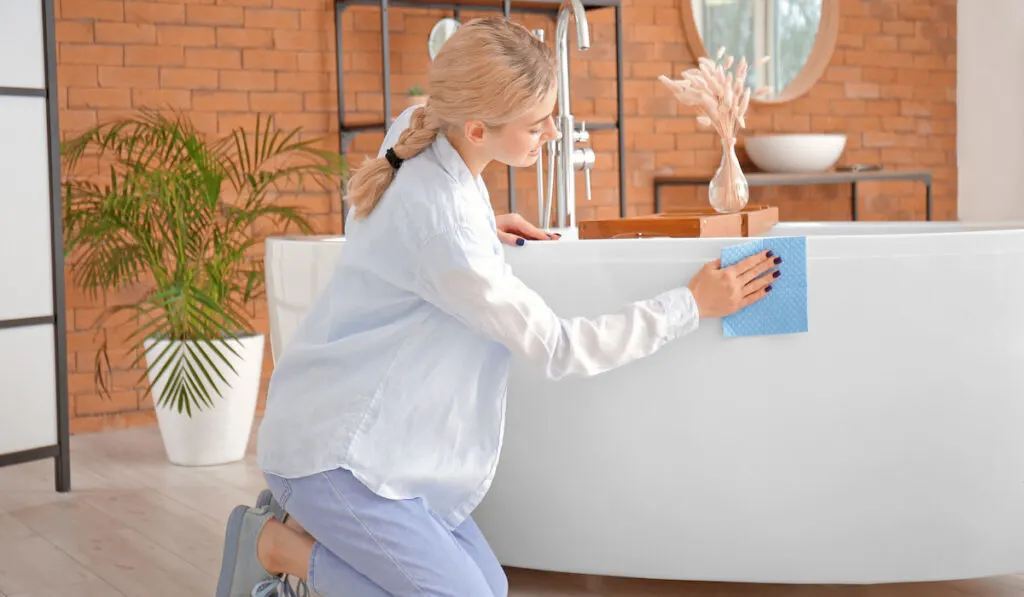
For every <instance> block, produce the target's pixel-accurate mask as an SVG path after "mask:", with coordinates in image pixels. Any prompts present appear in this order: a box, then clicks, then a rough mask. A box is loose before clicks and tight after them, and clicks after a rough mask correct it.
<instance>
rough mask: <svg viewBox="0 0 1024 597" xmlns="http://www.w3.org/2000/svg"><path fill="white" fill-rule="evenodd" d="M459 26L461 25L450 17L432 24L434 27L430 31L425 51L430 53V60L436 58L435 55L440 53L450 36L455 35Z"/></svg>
mask: <svg viewBox="0 0 1024 597" xmlns="http://www.w3.org/2000/svg"><path fill="white" fill-rule="evenodd" d="M460 25H461V23H459V22H458V21H456V20H455V19H453V18H450V17H448V18H444V19H441V20H440V21H438V22H436V23H434V27H433V28H432V29H431V30H430V38H429V39H428V40H427V51H428V52H429V53H430V59H431V60H433V59H434V58H436V57H437V53H438V52H440V51H441V46H443V45H444V42H446V41H448V39H449V38H450V37H451V36H452V35H455V31H456V30H458V28H459V26H460Z"/></svg>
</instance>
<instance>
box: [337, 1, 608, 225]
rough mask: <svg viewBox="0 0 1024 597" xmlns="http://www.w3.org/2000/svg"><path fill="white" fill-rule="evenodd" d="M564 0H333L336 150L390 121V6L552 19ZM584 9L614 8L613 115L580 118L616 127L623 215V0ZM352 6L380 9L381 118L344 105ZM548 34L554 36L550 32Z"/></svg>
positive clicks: (512, 205) (511, 178)
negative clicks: (346, 18) (355, 115)
mask: <svg viewBox="0 0 1024 597" xmlns="http://www.w3.org/2000/svg"><path fill="white" fill-rule="evenodd" d="M563 4H565V0H335V3H334V31H335V48H336V52H335V60H336V69H337V75H338V150H339V152H340V153H341V154H342V155H344V154H345V153H346V152H347V150H348V146H349V144H350V143H351V141H352V139H353V138H354V136H355V135H358V134H360V133H364V132H371V131H376V132H381V131H386V130H387V129H388V128H389V127H390V126H391V121H392V106H391V52H390V34H389V31H388V27H389V14H388V11H389V10H390V9H392V8H421V9H432V10H448V11H451V12H452V13H453V15H454V17H455V18H456V19H459V18H460V16H461V12H462V11H463V10H470V11H500V12H502V13H503V14H504V15H505V18H506V19H507V18H511V15H512V13H513V12H517V13H526V14H542V15H547V16H549V17H550V18H551V20H552V21H555V20H557V18H558V11H559V10H560V9H561V7H562V5H563ZM582 4H583V6H584V8H585V9H586V10H587V11H592V10H603V9H612V10H614V12H615V69H616V83H615V89H616V98H615V100H616V112H615V116H614V118H595V119H594V120H592V121H591V120H587V119H578V121H577V128H579V121H583V122H585V123H586V128H587V130H590V131H617V133H618V158H619V163H618V169H619V215H620V217H625V215H626V160H625V152H626V137H625V134H624V132H623V123H624V120H625V117H624V114H623V88H624V86H625V85H624V76H625V73H624V71H623V57H622V50H623V39H624V38H623V32H622V2H621V0H582ZM352 6H375V7H377V8H379V9H380V22H381V78H382V82H383V95H384V105H383V106H382V107H383V113H384V117H383V120H366V119H352V120H350V119H349V118H348V117H347V115H346V111H345V83H344V81H345V73H344V68H343V65H342V63H343V60H342V55H343V54H342V52H343V48H344V46H343V45H342V41H343V31H342V26H341V17H342V14H343V13H344V11H345V10H346V9H348V8H349V7H352ZM551 37H554V36H553V35H552V36H551ZM569 38H570V40H569V43H570V44H572V43H574V41H573V40H574V39H575V34H574V32H573V31H572V30H571V27H570V34H569ZM507 170H508V189H509V191H508V192H509V196H508V209H509V211H510V212H514V211H515V209H516V192H515V175H514V171H513V169H512V167H511V166H509V167H507ZM346 212H347V208H346V202H345V196H344V194H342V199H341V213H342V216H341V219H342V227H344V223H345V213H346Z"/></svg>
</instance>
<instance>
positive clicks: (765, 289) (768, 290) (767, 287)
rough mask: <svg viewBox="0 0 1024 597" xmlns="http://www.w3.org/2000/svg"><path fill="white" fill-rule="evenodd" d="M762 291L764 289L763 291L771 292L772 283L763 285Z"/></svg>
mask: <svg viewBox="0 0 1024 597" xmlns="http://www.w3.org/2000/svg"><path fill="white" fill-rule="evenodd" d="M764 291H765V292H771V291H772V285H771V284H769V285H767V286H765V287H764Z"/></svg>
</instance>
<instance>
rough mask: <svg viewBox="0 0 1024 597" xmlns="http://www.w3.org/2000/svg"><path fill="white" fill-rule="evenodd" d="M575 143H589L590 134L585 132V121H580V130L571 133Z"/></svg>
mask: <svg viewBox="0 0 1024 597" xmlns="http://www.w3.org/2000/svg"><path fill="white" fill-rule="evenodd" d="M573 136H574V138H575V139H576V142H577V143H586V142H588V141H590V133H588V132H587V122H586V121H585V120H581V121H580V130H578V131H575V132H574V133H573Z"/></svg>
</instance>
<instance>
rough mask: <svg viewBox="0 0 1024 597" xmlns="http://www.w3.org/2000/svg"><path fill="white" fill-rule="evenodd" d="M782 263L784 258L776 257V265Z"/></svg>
mask: <svg viewBox="0 0 1024 597" xmlns="http://www.w3.org/2000/svg"><path fill="white" fill-rule="evenodd" d="M780 263H782V257H776V258H775V265H778V264H780Z"/></svg>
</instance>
